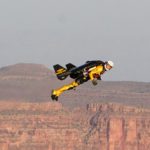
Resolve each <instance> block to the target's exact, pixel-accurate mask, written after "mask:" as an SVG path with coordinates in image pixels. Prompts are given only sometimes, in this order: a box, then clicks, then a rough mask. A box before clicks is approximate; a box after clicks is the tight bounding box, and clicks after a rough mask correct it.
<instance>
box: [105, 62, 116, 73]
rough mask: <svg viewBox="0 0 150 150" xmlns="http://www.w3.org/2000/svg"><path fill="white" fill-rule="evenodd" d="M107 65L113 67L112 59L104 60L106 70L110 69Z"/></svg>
mask: <svg viewBox="0 0 150 150" xmlns="http://www.w3.org/2000/svg"><path fill="white" fill-rule="evenodd" d="M107 65H109V66H110V67H111V68H113V67H114V63H113V62H112V61H110V60H109V61H106V62H105V69H106V70H107V71H108V70H110V69H111V68H108V66H107Z"/></svg>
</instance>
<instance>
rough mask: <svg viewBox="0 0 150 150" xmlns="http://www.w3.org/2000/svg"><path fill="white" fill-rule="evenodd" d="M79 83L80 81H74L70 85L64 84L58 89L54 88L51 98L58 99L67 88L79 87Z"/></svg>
mask: <svg viewBox="0 0 150 150" xmlns="http://www.w3.org/2000/svg"><path fill="white" fill-rule="evenodd" d="M78 85H79V83H78V82H76V81H74V82H72V83H70V84H68V85H64V86H63V87H61V88H59V89H57V90H53V91H52V95H51V98H52V99H53V100H58V97H59V96H60V95H61V94H62V93H63V92H64V91H67V90H71V89H73V88H75V87H77V86H78Z"/></svg>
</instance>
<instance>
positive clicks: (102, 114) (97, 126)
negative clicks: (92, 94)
mask: <svg viewBox="0 0 150 150" xmlns="http://www.w3.org/2000/svg"><path fill="white" fill-rule="evenodd" d="M109 116H110V111H109V110H102V107H100V108H99V110H98V111H97V112H96V113H95V114H94V115H93V116H92V117H91V119H90V120H89V125H90V128H89V129H88V133H87V134H86V136H85V138H84V143H85V144H88V141H89V140H90V138H91V137H92V136H93V135H94V134H96V133H98V136H99V143H100V142H101V132H102V131H103V130H104V128H103V124H105V125H106V126H107V131H106V132H107V139H109V132H108V130H109V120H110V117H109Z"/></svg>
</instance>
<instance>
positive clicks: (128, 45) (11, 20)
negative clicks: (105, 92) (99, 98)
mask: <svg viewBox="0 0 150 150" xmlns="http://www.w3.org/2000/svg"><path fill="white" fill-rule="evenodd" d="M149 8H150V1H149V0H0V67H3V66H7V65H12V64H16V63H37V64H44V65H46V66H47V67H49V68H50V69H52V66H53V65H54V64H56V63H59V64H62V65H65V64H66V63H69V62H71V63H73V64H75V65H77V66H79V65H82V64H84V62H86V61H87V60H95V59H96V60H98V59H99V60H103V61H106V60H112V61H114V63H115V67H114V69H112V70H111V71H109V72H107V73H106V74H105V75H104V76H103V80H106V81H107V80H109V81H139V82H140V81H144V82H149V81H150V80H149V78H150V70H149V66H150V9H149Z"/></svg>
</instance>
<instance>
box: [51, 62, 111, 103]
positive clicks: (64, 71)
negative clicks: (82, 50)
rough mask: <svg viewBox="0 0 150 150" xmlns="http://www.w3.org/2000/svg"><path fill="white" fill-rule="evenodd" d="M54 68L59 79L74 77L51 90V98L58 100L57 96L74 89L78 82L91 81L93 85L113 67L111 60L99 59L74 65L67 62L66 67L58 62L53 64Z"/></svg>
mask: <svg viewBox="0 0 150 150" xmlns="http://www.w3.org/2000/svg"><path fill="white" fill-rule="evenodd" d="M53 67H54V70H55V73H56V75H57V78H58V79H59V80H64V79H66V78H67V77H68V76H70V78H72V79H74V81H73V82H72V83H70V84H68V85H64V86H63V87H61V88H59V89H56V90H52V93H51V98H52V100H56V101H58V97H59V96H60V95H61V94H62V93H63V92H64V91H67V90H71V89H75V88H76V87H77V86H79V85H80V84H83V83H84V82H87V81H89V80H91V81H92V83H93V85H97V81H98V80H101V75H103V74H104V73H105V72H106V71H108V70H110V69H112V68H113V67H114V63H113V62H112V61H106V62H103V61H101V60H94V61H87V62H86V63H85V64H84V65H82V66H79V67H76V66H75V65H73V64H71V63H69V64H67V65H66V68H64V67H62V66H60V65H59V64H57V65H54V66H53Z"/></svg>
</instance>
